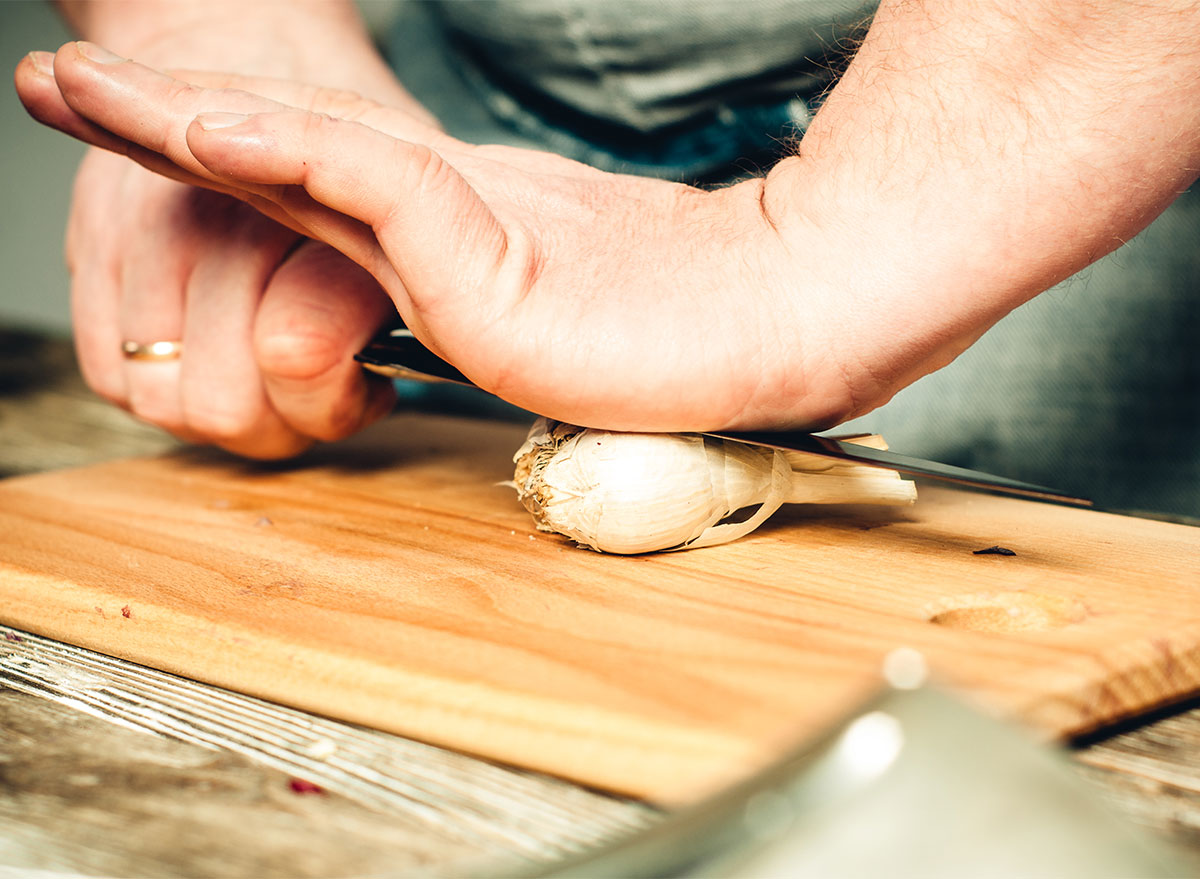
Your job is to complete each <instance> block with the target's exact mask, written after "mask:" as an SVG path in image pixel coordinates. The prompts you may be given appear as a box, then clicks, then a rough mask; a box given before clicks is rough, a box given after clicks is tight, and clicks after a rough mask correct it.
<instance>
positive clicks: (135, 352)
mask: <svg viewBox="0 0 1200 879" xmlns="http://www.w3.org/2000/svg"><path fill="white" fill-rule="evenodd" d="M182 353H183V342H149V343H147V344H145V345H143V344H142V343H141V342H128V341H127V342H122V343H121V354H123V355H124V357H125V359H126V360H178V359H179V356H180V355H181V354H182Z"/></svg>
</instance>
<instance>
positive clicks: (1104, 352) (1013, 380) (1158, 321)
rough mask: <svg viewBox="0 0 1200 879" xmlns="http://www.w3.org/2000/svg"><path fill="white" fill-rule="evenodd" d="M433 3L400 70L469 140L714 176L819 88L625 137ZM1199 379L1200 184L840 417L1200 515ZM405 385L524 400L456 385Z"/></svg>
mask: <svg viewBox="0 0 1200 879" xmlns="http://www.w3.org/2000/svg"><path fill="white" fill-rule="evenodd" d="M426 12H427V10H425V9H423V8H422V7H421V6H420V5H419V4H417V5H415V6H413V7H411V8H410V9H409V11H408V12H406V14H405V16H404V18H403V19H402V21H401V23H400V25H399V27H398V30H397V34H396V36H395V38H394V39H393V41H392V43H391V46H390V49H391V55H392V57H393V60H394V63H395V64H396V66H397V71H398V74H399V76H400V78H401V80H402V81H404V83H405V84H406V86H408V88H409V89H410V90H411V91H412V92H413V93H414V94H415V95H416V97H417V98H418V99H420V100H421V101H423V102H424V103H425V105H426V106H427V107H429V108H430V109H431V110H432V111H433V112H434V113H435V114H436V115H437V116H438V117H439V118H440V119H441V120H442V122H443V124H444V125H445V126H446V128H447V130H448V131H449V132H450V133H452V134H454V135H456V136H458V137H460V138H462V139H464V140H468V141H471V142H475V143H505V144H509V145H514V146H524V147H528V148H532V149H542V150H550V151H553V152H558V153H560V154H563V155H567V156H569V157H571V158H575V159H578V160H580V161H583V162H586V163H588V164H591V165H594V166H596V167H600V168H603V169H606V170H614V171H622V172H626V173H641V174H648V175H653V176H657V177H665V178H670V179H679V180H685V181H692V182H695V181H705V180H710V181H717V180H721V179H729V178H731V177H735V176H737V175H738V174H745V173H748V172H750V173H753V172H754V171H756V170H765V169H766V167H769V164H770V161H771V160H772V155H773V154H774V153H775V152H777V151H778V150H779V149H780V144H781V143H785V142H786V141H787V140H788V139H792V138H795V137H797V136H798V135H800V134H802V133H803V129H804V126H805V125H806V123H807V120H808V118H809V116H810V114H811V113H813V112H815V109H816V106H817V104H818V103H819V100H820V93H819V92H813V93H810V94H799V95H796V96H793V97H792V98H789V99H787V100H781V101H777V102H774V103H769V104H746V105H741V106H720V107H716V108H714V109H713V111H712V113H710V114H707V115H704V114H701V116H700V117H699V118H697V119H695V120H692V121H690V122H688V124H684V125H676V126H671V127H668V128H667V129H665V130H664V131H662V132H659V133H652V134H651V135H650V136H638V137H633V138H626V139H622V138H621V137H618V136H616V134H618V133H619V129H617V128H614V127H613V126H612V125H611V124H608V123H601V122H595V123H590V122H588V121H587V120H585V119H581V118H580V117H579V116H577V115H573V114H571V113H569V112H568V113H565V114H564V116H565V118H560V117H556V116H554V115H552V114H549V113H548V112H547V111H546V107H545V105H542V104H540V103H539V101H537V100H523V99H522V98H523V97H526V96H522V95H514V94H513V93H512V91H511V90H508V89H505V88H503V87H502V86H501V85H499V84H497V83H496V82H491V81H489V79H488V77H487V75H486V74H485V72H484V71H482V70H480V69H479V68H478V67H477V66H474V65H473V64H472V63H471V62H470V61H469V60H468V59H465V58H463V57H461V55H459V54H457V53H456V50H455V47H454V46H453V45H452V44H451V43H450V42H449V41H448V40H447V39H446V38H445V36H444V34H442V33H441V32H440V31H439V29H438V27H437V24H436V22H435V21H434V20H433V19H431V18H430V17H428V16H427V14H426ZM1198 389H1200V194H1198V193H1194V192H1189V193H1185V194H1184V195H1183V196H1181V197H1180V198H1179V199H1178V200H1177V201H1176V202H1175V204H1173V205H1172V206H1171V207H1170V208H1169V209H1168V210H1167V211H1166V213H1164V214H1163V215H1162V216H1161V217H1160V218H1159V219H1158V220H1157V221H1156V222H1155V223H1154V224H1153V225H1152V226H1151V227H1150V228H1148V229H1147V230H1146V231H1145V232H1143V233H1142V234H1141V235H1140V236H1138V237H1137V238H1136V239H1135V240H1134V241H1132V242H1130V243H1128V244H1127V245H1125V246H1124V247H1122V248H1120V250H1118V251H1116V252H1115V253H1113V254H1111V255H1110V256H1108V257H1106V258H1104V259H1102V260H1100V261H1099V262H1098V263H1096V264H1095V265H1093V266H1092V267H1091V268H1089V269H1087V270H1085V271H1084V272H1082V273H1081V274H1079V275H1077V276H1076V277H1074V278H1072V279H1070V280H1068V281H1066V282H1065V283H1063V284H1060V285H1059V286H1057V287H1055V288H1053V289H1052V290H1050V291H1047V292H1046V293H1044V294H1042V295H1041V296H1040V297H1038V298H1037V299H1036V300H1034V301H1033V302H1030V303H1029V304H1027V305H1025V306H1023V307H1021V308H1018V309H1017V310H1016V311H1014V312H1013V313H1012V314H1010V315H1009V316H1008V317H1006V318H1005V319H1004V320H1002V321H1001V322H1000V323H999V324H997V325H996V326H995V327H994V328H993V329H992V330H990V331H989V332H988V333H987V334H986V335H985V336H984V337H983V338H982V339H981V340H980V341H979V342H977V343H976V344H975V345H974V346H972V348H971V349H970V350H968V351H967V352H965V353H964V354H963V355H962V356H960V357H959V358H958V359H957V360H956V361H955V362H954V363H952V364H950V365H949V366H947V367H945V368H943V369H941V370H939V371H938V372H936V373H933V374H932V375H929V376H926V377H925V378H923V379H921V380H920V381H918V382H916V383H915V384H913V385H912V386H910V387H909V388H906V389H905V390H903V391H901V392H900V393H899V394H898V395H897V396H896V397H895V399H893V400H892V401H891V402H890V403H888V404H887V405H886V406H883V407H882V408H880V409H878V410H876V411H875V412H873V413H871V414H869V415H867V416H864V417H863V418H860V419H857V420H856V421H854V422H852V423H850V424H849V425H846V426H845V427H846V429H850V430H869V431H874V432H879V433H882V434H883V435H884V436H885V437H886V438H887V439H888V441H889V442H890V444H891V445H892V447H893V448H894V449H896V450H897V451H900V452H904V453H907V454H912V455H918V456H922V457H927V458H933V459H936V460H940V461H944V462H946V463H952V464H958V465H961V466H966V467H972V468H976V469H980V470H985V471H989V472H993V473H997V474H1002V475H1005V476H1010V477H1013V478H1016V479H1023V480H1027V481H1031V482H1037V483H1042V484H1045V485H1049V486H1052V487H1055V488H1059V489H1061V490H1064V491H1069V492H1074V493H1077V494H1081V495H1084V496H1088V497H1091V498H1093V499H1094V500H1095V501H1096V502H1097V503H1098V504H1099V505H1101V506H1103V507H1106V508H1108V509H1117V510H1135V511H1152V512H1158V513H1166V514H1178V515H1183V516H1189V517H1200V390H1198ZM630 392H631V393H636V392H637V389H630ZM408 393H410V394H411V395H414V396H419V397H421V398H422V399H423V400H425V401H426V402H427V403H429V402H435V401H441V402H445V401H450V403H451V404H452V405H460V404H461V405H466V406H469V407H475V408H477V409H486V410H489V411H491V412H493V413H501V414H513V410H511V408H506V407H504V406H501V405H498V404H496V403H489V402H486V401H485V400H484V399H483V398H482V397H480V396H474V397H472V396H470V395H469V394H468V395H463V394H462V392H461V391H457V390H452V391H447V390H439V391H429V390H409V391H408ZM518 414H519V413H518Z"/></svg>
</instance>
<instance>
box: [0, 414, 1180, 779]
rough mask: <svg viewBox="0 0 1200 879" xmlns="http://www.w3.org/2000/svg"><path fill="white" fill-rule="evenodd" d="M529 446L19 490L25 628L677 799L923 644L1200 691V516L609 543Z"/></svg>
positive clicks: (975, 673)
mask: <svg viewBox="0 0 1200 879" xmlns="http://www.w3.org/2000/svg"><path fill="white" fill-rule="evenodd" d="M523 437H524V429H523V428H520V427H514V426H512V425H504V424H496V423H487V422H475V421H466V420H455V419H450V418H436V417H432V416H420V415H407V416H400V417H396V418H394V419H392V420H390V421H389V422H387V423H385V424H383V425H381V426H378V427H377V428H374V429H372V430H371V431H368V433H367V434H366V435H364V436H363V437H362V438H360V439H359V440H356V441H354V442H351V443H348V444H344V445H339V446H334V447H330V448H327V449H324V450H321V451H320V452H318V453H316V454H313V455H311V456H309V458H307V459H305V461H303V462H301V463H300V464H297V465H290V466H263V465H252V464H247V463H244V462H239V461H235V460H233V459H231V458H228V457H225V456H223V455H221V454H219V453H215V452H210V451H203V450H201V451H192V452H186V453H182V454H176V455H171V456H167V457H162V458H148V459H133V460H126V461H117V462H113V463H106V464H102V465H97V466H92V467H87V468H83V469H77V470H67V471H60V472H55V473H45V474H39V475H35V476H27V477H21V478H14V479H10V480H7V481H5V482H3V483H0V621H2V622H4V623H7V624H10V625H13V626H17V627H20V628H24V629H26V630H28V631H33V632H37V633H39V634H43V635H47V636H50V637H54V638H57V639H60V640H63V641H67V642H71V643H74V644H78V645H81V646H84V647H88V648H91V649H94V650H98V651H102V652H105V653H109V654H112V655H116V656H120V657H123V658H126V659H131V660H134V661H137V662H141V663H144V664H146V665H150V666H154V667H156V668H160V669H164V670H167V671H171V672H176V673H178V674H181V675H185V676H188V677H191V678H196V679H199V680H202V681H207V682H210V683H212V684H216V685H220V686H223V687H228V688H231V689H234V690H239V691H243V692H246V693H250V694H254V695H257V696H262V697H265V698H268V699H272V700H275V701H278V702H281V703H286V704H289V705H294V706H298V707H301V708H305V709H309V710H311V711H314V712H318V713H321V714H326V715H330V716H333V717H337V718H341V719H344V720H349V721H354V722H358V723H362V724H366V725H369V726H373V727H377V728H380V729H385V730H390V731H394V732H399V733H403V734H406V735H409V736H413V737H416V738H419V739H424V740H427V741H430V742H434V743H437V744H441V745H445V746H449V747H453V748H458V749H461V750H464V751H468V752H472V753H475V754H479V755H483V756H486V757H490V758H494V759H497V760H501V761H505V762H508V763H512V764H516V765H519V766H525V767H529V768H533V769H538V770H543V771H547V772H551V773H556V774H559V775H563V776H566V777H569V778H572V779H575V780H577V781H580V782H584V783H587V784H590V785H595V786H599V787H602V788H607V789H611V790H616V791H621V792H625V793H632V794H636V795H640V796H643V797H646V798H649V799H652V800H656V801H660V802H664V803H679V802H683V801H687V800H689V799H691V798H694V797H696V796H698V795H699V794H701V793H703V792H705V791H707V790H710V789H711V788H712V787H713V786H715V785H718V784H721V783H725V782H727V781H730V780H732V779H734V778H737V777H739V776H741V775H743V774H744V773H747V772H750V771H752V770H753V769H754V768H755V767H757V766H759V765H761V764H762V763H763V762H764V761H766V760H769V759H770V758H771V757H772V756H775V755H777V754H778V753H779V751H780V750H781V749H783V748H785V747H787V746H788V745H790V744H793V743H795V741H796V740H797V739H798V738H799V737H802V736H805V735H808V734H812V733H814V732H816V731H817V730H819V729H820V728H821V727H822V726H823V725H825V724H828V723H829V722H831V721H832V720H834V719H835V718H836V717H837V716H838V715H840V713H841V712H843V711H844V710H846V709H847V708H849V707H850V706H852V705H853V703H855V702H856V701H857V700H858V699H860V698H861V697H862V696H864V695H865V694H866V693H868V692H869V691H871V690H872V689H874V688H875V687H877V686H878V685H879V682H880V680H881V671H880V670H881V666H882V663H883V660H884V658H885V656H887V655H888V654H889V652H890V651H892V650H894V649H895V648H897V647H902V646H905V647H913V648H916V649H918V650H920V651H922V652H923V653H924V654H925V656H926V658H927V660H928V662H929V664H930V666H931V667H932V669H933V671H934V674H935V675H936V676H938V677H940V678H941V679H942V680H943V681H945V682H949V683H952V684H953V685H955V686H957V687H960V688H962V689H963V691H964V692H966V693H968V694H970V696H971V698H973V699H976V700H977V701H979V702H980V703H981V704H983V705H985V706H988V707H990V708H992V709H994V710H996V711H997V712H1000V713H1002V714H1005V715H1008V716H1011V717H1015V718H1018V719H1020V720H1022V721H1024V722H1026V723H1028V724H1030V725H1031V726H1033V727H1034V728H1036V729H1038V730H1040V731H1041V732H1043V733H1047V734H1053V735H1064V734H1070V733H1076V732H1081V731H1084V730H1088V729H1091V728H1094V727H1096V726H1099V725H1102V724H1105V723H1108V722H1110V721H1114V720H1117V719H1120V718H1124V717H1128V716H1130V715H1133V714H1135V713H1137V712H1141V711H1145V710H1146V709H1149V708H1151V707H1154V706H1158V705H1161V704H1164V703H1167V702H1170V701H1173V700H1177V699H1179V698H1181V697H1183V696H1185V695H1187V694H1190V693H1193V692H1196V691H1197V689H1198V688H1200V529H1194V528H1189V527H1186V526H1183V525H1174V524H1168V523H1163V522H1154V521H1147V520H1140V519H1133V518H1126V517H1120V516H1114V515H1108V514H1103V513H1097V512H1092V511H1083V510H1077V509H1069V508H1065V507H1057V506H1051V505H1046V504H1038V503H1033V502H1029V501H1022V500H1015V499H1010V498H1000V497H993V496H989V495H983V494H978V493H970V492H966V491H959V490H954V489H947V488H939V487H935V486H931V485H928V484H922V485H921V488H920V494H921V497H920V499H919V500H918V502H917V504H916V506H914V507H911V508H904V509H899V510H897V509H895V508H881V509H872V508H864V507H856V508H852V507H839V508H831V509H825V510H821V509H816V508H814V509H805V508H799V507H796V508H791V509H788V510H785V511H781V512H780V513H779V514H777V515H776V517H775V518H774V519H773V520H772V521H771V522H769V523H768V524H767V525H765V526H764V527H763V528H762V529H760V530H759V531H758V532H756V533H754V534H753V535H751V536H749V537H747V538H745V539H743V540H741V541H738V542H736V543H733V544H729V545H726V546H720V547H713V548H709V549H701V550H695V551H692V552H683V553H672V554H665V555H655V556H642V557H615V556H604V555H600V554H598V553H593V552H590V551H586V550H581V549H577V548H575V547H574V546H572V545H571V544H569V543H568V542H567V541H565V540H564V539H561V538H558V537H555V536H550V535H546V534H543V533H539V532H537V531H535V530H534V528H533V524H532V521H531V520H530V518H529V516H528V515H527V514H526V513H525V511H524V510H523V509H521V507H520V506H519V505H518V504H517V503H516V500H515V497H514V493H513V491H512V489H511V488H508V487H505V486H503V485H500V484H499V483H501V482H502V481H503V480H505V479H508V478H510V477H511V471H512V467H511V463H510V458H511V455H512V452H513V450H514V449H516V447H517V446H518V445H519V444H520V442H521V440H522V439H523ZM996 544H1000V545H1002V546H1004V547H1007V548H1010V549H1012V550H1013V551H1014V552H1015V553H1016V555H1015V556H1003V555H975V554H974V553H973V551H974V550H978V549H983V548H986V547H990V546H993V545H996ZM0 646H2V645H0Z"/></svg>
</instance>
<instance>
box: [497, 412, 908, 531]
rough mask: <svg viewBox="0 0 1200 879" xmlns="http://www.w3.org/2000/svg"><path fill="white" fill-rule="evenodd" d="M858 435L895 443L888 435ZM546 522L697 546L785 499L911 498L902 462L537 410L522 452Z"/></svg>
mask: <svg viewBox="0 0 1200 879" xmlns="http://www.w3.org/2000/svg"><path fill="white" fill-rule="evenodd" d="M853 441H855V442H862V443H864V444H867V445H874V446H876V447H878V448H886V445H885V444H883V441H882V438H881V437H857V438H854V440H853ZM513 461H514V462H515V463H516V465H517V467H516V473H515V475H514V478H513V481H514V483H515V484H516V488H517V496H518V498H519V499H520V501H521V503H522V504H524V505H525V508H526V509H527V510H529V512H530V513H532V514H533V518H534V520H535V521H536V522H537V527H538V528H539V530H542V531H556V532H558V533H560V534H565V535H566V536H568V537H570V538H572V539H573V540H575V541H576V542H577V543H579V544H580V545H582V546H587V547H591V548H592V549H595V550H599V551H601V552H612V553H622V554H632V553H641V552H653V551H656V550H678V549H694V548H696V547H701V546H712V545H714V544H717V543H726V542H727V541H730V540H736V539H737V538H739V537H742V536H743V535H746V534H749V533H750V532H751V531H753V530H754V529H755V528H757V527H758V526H759V525H761V524H762V523H763V522H765V521H766V520H767V518H768V517H770V516H771V514H772V513H774V512H775V511H776V510H777V509H779V507H780V506H781V505H782V504H785V503H834V504H856V503H871V504H911V503H912V502H913V501H914V500H916V496H917V492H916V487H915V486H914V485H913V484H912V483H911V482H909V481H907V480H904V479H901V478H900V474H899V473H897V472H896V471H894V470H886V469H883V468H879V467H869V466H866V465H863V464H853V463H849V462H842V461H836V460H832V459H829V458H824V457H821V456H819V455H809V454H805V453H803V452H788V451H782V450H779V449H772V448H770V447H768V446H759V445H752V444H750V443H741V442H734V441H732V440H723V439H719V438H717V437H710V436H703V435H701V434H694V433H623V432H614V431H607V430H594V429H591V428H582V427H577V426H575V425H572V424H562V423H559V422H556V421H549V420H547V419H545V418H541V419H538V421H536V422H535V423H534V425H533V427H532V428H531V429H530V431H529V436H528V438H527V439H526V440H525V444H524V445H522V446H521V448H520V449H518V450H517V453H516V455H515V456H514V457H513Z"/></svg>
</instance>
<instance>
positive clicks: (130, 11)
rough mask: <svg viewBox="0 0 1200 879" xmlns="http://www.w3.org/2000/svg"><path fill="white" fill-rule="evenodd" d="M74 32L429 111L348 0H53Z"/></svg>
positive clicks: (169, 59)
mask: <svg viewBox="0 0 1200 879" xmlns="http://www.w3.org/2000/svg"><path fill="white" fill-rule="evenodd" d="M57 5H58V7H59V9H60V11H61V13H62V15H63V17H64V18H65V19H66V20H67V22H68V24H70V25H71V26H72V27H73V28H74V29H75V30H76V31H77V32H78V33H79V34H80V35H81V36H83V37H84V38H85V39H88V40H91V41H93V42H96V43H99V44H101V45H103V46H105V47H106V48H108V49H110V50H112V51H114V52H117V53H118V54H121V55H125V56H127V57H133V58H138V59H141V60H144V61H146V62H147V63H151V64H155V65H158V66H162V67H169V68H175V69H179V68H192V69H198V70H218V71H225V72H235V73H242V74H253V75H259V76H273V77H278V78H282V79H292V80H299V81H303V82H308V83H312V84H315V85H321V86H329V87H335V88H345V89H349V90H351V91H355V92H358V93H360V94H363V95H364V96H366V97H369V98H371V99H373V100H377V101H381V102H383V103H387V104H389V105H391V106H398V107H401V108H402V109H406V110H408V111H410V112H413V113H416V114H418V115H420V116H421V117H422V118H424V119H425V120H426V121H430V122H432V121H433V120H432V117H431V116H429V115H428V113H427V111H425V110H424V108H422V107H421V106H420V105H419V104H418V103H417V102H416V101H415V100H414V99H413V98H412V97H411V96H410V95H409V94H408V92H407V91H405V90H404V88H403V87H402V86H401V85H400V84H399V83H398V82H397V81H396V79H395V77H394V76H393V75H392V74H391V71H390V70H389V69H388V67H387V65H386V64H385V63H384V61H383V60H382V59H381V58H380V57H379V54H378V53H377V52H376V51H375V48H374V45H373V44H372V42H371V38H370V36H369V34H368V33H367V30H366V28H365V26H364V24H363V22H362V19H361V17H360V16H359V14H358V10H357V7H356V6H355V4H354V3H353V2H351V0H287V2H282V0H249V2H247V0H58V2H57Z"/></svg>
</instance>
